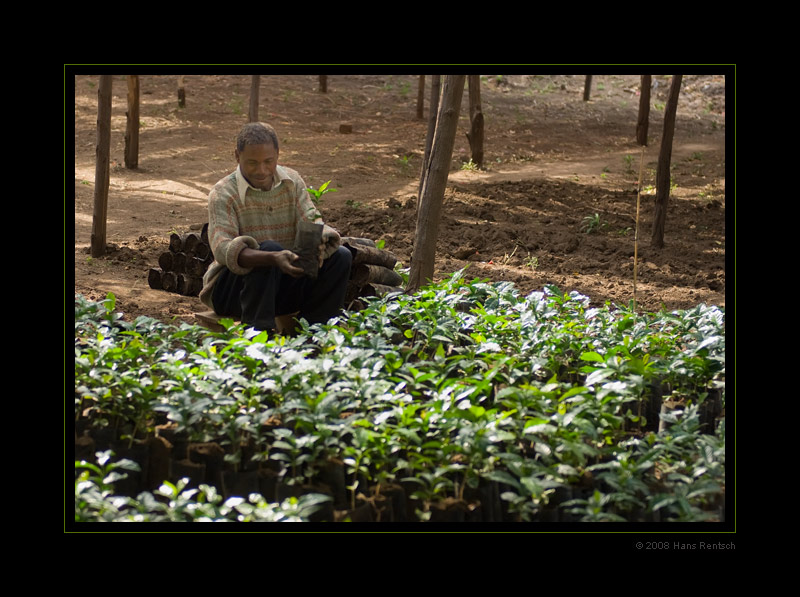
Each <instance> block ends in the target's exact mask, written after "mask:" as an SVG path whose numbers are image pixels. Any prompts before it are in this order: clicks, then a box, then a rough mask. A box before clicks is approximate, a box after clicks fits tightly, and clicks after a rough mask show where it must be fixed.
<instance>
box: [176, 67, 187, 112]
mask: <svg viewBox="0 0 800 597" xmlns="http://www.w3.org/2000/svg"><path fill="white" fill-rule="evenodd" d="M183 77H184V76H183V75H178V107H179V108H185V107H186V89H185V88H184V87H183Z"/></svg>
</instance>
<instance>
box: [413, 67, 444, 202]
mask: <svg viewBox="0 0 800 597" xmlns="http://www.w3.org/2000/svg"><path fill="white" fill-rule="evenodd" d="M441 81H442V77H441V75H432V76H431V101H430V104H431V106H430V114H428V134H427V136H426V137H425V155H423V156H422V168H421V169H420V173H419V192H418V193H417V196H418V197H420V198H421V197H422V188H423V187H424V186H425V175H426V174H427V172H428V161H429V160H430V157H431V146H432V145H433V135H434V133H435V132H436V118H437V117H438V116H439V93H440V92H441V85H442V84H441ZM417 206H419V201H418V202H417Z"/></svg>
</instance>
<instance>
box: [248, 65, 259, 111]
mask: <svg viewBox="0 0 800 597" xmlns="http://www.w3.org/2000/svg"><path fill="white" fill-rule="evenodd" d="M260 84H261V75H253V76H252V77H250V109H249V110H248V112H247V118H248V119H249V122H258V86H259V85H260Z"/></svg>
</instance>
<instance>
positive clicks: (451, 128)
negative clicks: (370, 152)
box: [406, 75, 466, 292]
mask: <svg viewBox="0 0 800 597" xmlns="http://www.w3.org/2000/svg"><path fill="white" fill-rule="evenodd" d="M465 79H466V75H447V76H445V77H444V81H443V84H442V99H441V106H440V108H439V112H438V117H437V118H436V132H435V133H434V136H433V143H432V145H431V154H430V159H429V160H428V165H427V168H426V173H425V179H424V184H423V189H422V194H421V195H420V198H419V205H418V206H417V228H416V233H415V235H414V251H413V253H412V255H411V271H410V273H409V280H408V284H407V286H406V290H407V291H408V292H414V291H416V290H418V289H419V288H421V287H422V286H424V285H425V284H428V283H429V282H430V281H431V280H433V270H434V260H435V257H436V241H437V239H438V236H439V218H440V217H441V213H442V201H443V200H444V190H445V187H446V185H447V177H448V175H449V173H450V162H451V160H452V158H453V146H454V145H455V139H456V128H457V125H458V115H459V113H460V111H461V98H462V96H463V95H464V81H465Z"/></svg>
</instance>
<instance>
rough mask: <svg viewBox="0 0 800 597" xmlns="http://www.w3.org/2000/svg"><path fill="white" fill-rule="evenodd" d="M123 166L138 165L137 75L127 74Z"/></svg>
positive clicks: (135, 166) (133, 167)
mask: <svg viewBox="0 0 800 597" xmlns="http://www.w3.org/2000/svg"><path fill="white" fill-rule="evenodd" d="M125 116H126V117H127V123H126V128H125V167H126V168H128V169H130V170H136V168H138V167H139V75H128V111H127V113H126V114H125Z"/></svg>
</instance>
